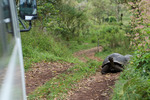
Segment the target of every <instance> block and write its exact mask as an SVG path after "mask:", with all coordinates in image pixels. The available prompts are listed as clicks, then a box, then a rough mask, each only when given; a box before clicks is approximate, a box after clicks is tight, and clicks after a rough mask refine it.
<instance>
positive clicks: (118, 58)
mask: <svg viewBox="0 0 150 100" xmlns="http://www.w3.org/2000/svg"><path fill="white" fill-rule="evenodd" d="M130 56H131V55H128V56H123V55H121V54H119V53H113V54H111V55H109V56H107V57H106V58H105V59H104V61H103V65H102V67H103V66H104V65H106V64H108V63H110V61H109V60H108V58H109V57H112V58H113V59H114V62H115V63H118V64H120V65H126V64H127V63H128V61H129V59H130Z"/></svg>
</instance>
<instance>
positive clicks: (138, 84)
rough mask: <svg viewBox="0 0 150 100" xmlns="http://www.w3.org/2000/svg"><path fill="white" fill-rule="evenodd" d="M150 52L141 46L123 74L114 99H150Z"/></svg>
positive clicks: (116, 87) (116, 86)
mask: <svg viewBox="0 0 150 100" xmlns="http://www.w3.org/2000/svg"><path fill="white" fill-rule="evenodd" d="M149 62H150V52H149V51H147V50H146V51H145V50H144V48H140V49H138V50H137V51H136V52H135V56H134V57H133V59H132V60H131V62H130V65H128V66H127V67H126V69H125V70H124V72H123V73H122V74H121V76H120V79H119V81H117V83H116V85H115V89H114V94H113V97H112V100H118V99H119V100H149V99H150V79H149V77H150V63H149Z"/></svg>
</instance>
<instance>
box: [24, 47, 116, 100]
mask: <svg viewBox="0 0 150 100" xmlns="http://www.w3.org/2000/svg"><path fill="white" fill-rule="evenodd" d="M101 50H102V48H101V47H99V48H97V47H95V48H91V49H88V50H81V51H79V52H76V53H74V56H75V57H78V58H79V59H80V60H82V61H83V62H85V63H86V61H87V59H93V60H97V61H102V60H103V59H100V58H98V57H95V56H94V55H95V52H97V51H101ZM73 65H74V64H70V63H60V62H59V63H58V62H49V63H47V62H41V63H36V64H34V65H32V68H31V70H30V71H28V72H26V74H25V76H26V91H27V94H29V93H31V92H33V91H34V90H35V89H36V88H37V87H39V86H41V85H43V84H44V83H45V82H46V81H48V80H50V79H51V78H53V77H56V76H57V75H59V74H61V73H63V72H65V71H66V70H67V69H68V68H70V67H72V66H73ZM118 76H119V73H117V74H106V75H102V74H101V73H100V72H97V73H96V74H95V75H94V76H91V77H89V78H88V79H83V80H82V81H81V82H79V83H78V84H76V87H78V88H77V89H75V90H72V91H69V92H68V95H67V100H109V98H110V95H111V93H112V87H113V86H114V84H115V81H116V79H117V78H118Z"/></svg>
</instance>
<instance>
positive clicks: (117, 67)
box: [114, 65, 123, 72]
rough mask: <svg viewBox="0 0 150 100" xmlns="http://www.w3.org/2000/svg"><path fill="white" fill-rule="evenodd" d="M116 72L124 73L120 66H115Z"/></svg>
mask: <svg viewBox="0 0 150 100" xmlns="http://www.w3.org/2000/svg"><path fill="white" fill-rule="evenodd" d="M114 70H115V71H116V72H121V71H123V68H121V66H119V65H114Z"/></svg>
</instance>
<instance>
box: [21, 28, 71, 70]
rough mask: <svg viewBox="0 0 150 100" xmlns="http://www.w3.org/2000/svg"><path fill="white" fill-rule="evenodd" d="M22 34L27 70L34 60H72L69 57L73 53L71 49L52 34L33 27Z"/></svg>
mask: <svg viewBox="0 0 150 100" xmlns="http://www.w3.org/2000/svg"><path fill="white" fill-rule="evenodd" d="M21 36H22V47H23V57H24V62H25V63H24V64H25V69H26V70H27V69H28V68H29V67H30V66H31V64H32V63H34V62H40V61H56V60H64V61H68V62H69V61H71V60H69V59H70V58H72V55H71V52H70V51H69V49H68V48H67V47H66V45H65V44H63V43H62V42H57V41H56V40H55V38H54V36H52V35H51V34H49V33H43V31H39V30H38V29H35V28H33V29H32V31H30V32H28V33H22V34H21ZM72 61H73V59H72Z"/></svg>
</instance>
